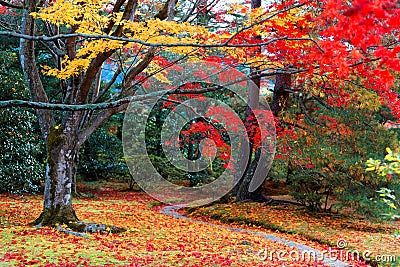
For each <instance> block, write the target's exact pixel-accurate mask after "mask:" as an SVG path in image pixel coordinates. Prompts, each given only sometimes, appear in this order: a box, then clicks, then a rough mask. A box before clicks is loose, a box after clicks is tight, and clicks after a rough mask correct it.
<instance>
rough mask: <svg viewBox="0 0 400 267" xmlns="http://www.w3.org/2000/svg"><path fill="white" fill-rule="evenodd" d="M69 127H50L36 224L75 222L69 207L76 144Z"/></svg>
mask: <svg viewBox="0 0 400 267" xmlns="http://www.w3.org/2000/svg"><path fill="white" fill-rule="evenodd" d="M77 143H78V142H77V137H76V136H74V134H73V131H71V129H70V128H67V130H63V129H62V128H61V126H56V127H52V128H51V130H50V133H49V135H48V137H47V166H46V167H47V168H46V180H45V189H44V207H43V211H42V214H41V215H40V216H39V218H37V219H36V220H35V222H34V224H36V225H49V226H55V225H56V224H60V225H61V224H66V225H71V224H72V223H76V222H78V221H79V220H78V217H77V216H76V214H75V211H74V210H73V208H72V195H71V187H72V183H73V180H74V178H75V175H76V171H77V163H78V155H79V146H78V145H77Z"/></svg>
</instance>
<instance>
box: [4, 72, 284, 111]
mask: <svg viewBox="0 0 400 267" xmlns="http://www.w3.org/2000/svg"><path fill="white" fill-rule="evenodd" d="M282 73H286V74H290V73H291V72H270V73H263V74H258V75H252V76H251V77H250V78H249V77H245V78H241V79H237V80H234V81H230V82H227V83H225V84H223V85H216V86H212V87H209V88H205V89H190V90H185V89H180V88H177V89H172V90H161V91H156V92H152V93H148V94H145V95H135V96H129V97H125V98H122V99H119V100H115V101H112V102H104V103H96V104H82V105H70V104H59V103H49V102H34V101H25V100H18V99H13V100H7V101H0V109H1V108H9V107H25V108H34V109H44V110H65V111H79V110H104V109H113V108H116V107H119V106H121V105H125V104H127V103H129V102H131V101H132V102H133V101H144V100H147V99H151V98H154V97H159V96H162V95H165V94H203V93H207V92H214V91H218V90H221V89H223V88H225V87H226V86H229V85H233V84H236V83H240V82H242V81H248V80H249V79H251V78H253V77H256V76H257V77H267V76H274V75H277V74H282Z"/></svg>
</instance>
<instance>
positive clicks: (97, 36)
mask: <svg viewBox="0 0 400 267" xmlns="http://www.w3.org/2000/svg"><path fill="white" fill-rule="evenodd" d="M0 36H8V37H16V38H21V39H26V40H32V41H45V42H47V41H54V40H57V39H68V38H76V37H82V38H88V39H107V40H113V41H121V42H127V43H137V44H141V45H143V46H149V47H202V48H217V47H257V46H265V45H270V44H272V43H274V42H277V41H282V40H286V41H307V42H309V41H311V42H314V40H313V39H312V38H290V37H288V36H283V37H278V38H274V39H271V40H268V41H265V42H261V43H257V44H229V40H228V41H226V42H223V43H220V44H185V43H169V44H168V43H149V42H146V41H142V40H139V39H133V38H127V37H118V36H113V35H105V34H104V35H103V34H85V33H70V34H68V33H67V34H57V35H54V36H45V35H39V36H32V35H27V34H21V33H16V32H10V31H0Z"/></svg>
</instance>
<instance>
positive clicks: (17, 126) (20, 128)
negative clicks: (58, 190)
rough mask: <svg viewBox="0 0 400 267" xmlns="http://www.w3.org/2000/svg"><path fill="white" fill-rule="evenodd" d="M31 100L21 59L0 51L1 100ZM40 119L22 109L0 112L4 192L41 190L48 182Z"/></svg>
mask: <svg viewBox="0 0 400 267" xmlns="http://www.w3.org/2000/svg"><path fill="white" fill-rule="evenodd" d="M10 99H25V100H27V99H29V92H28V90H27V89H26V87H25V84H24V81H23V75H22V73H21V70H20V67H19V63H18V57H17V54H16V53H13V52H5V51H2V52H0V100H10ZM36 124H37V122H36V116H35V114H34V113H32V112H31V111H29V110H26V109H22V108H8V109H1V110H0V147H1V148H2V149H1V154H0V184H1V187H0V191H6V192H10V193H15V194H21V193H25V192H34V191H38V190H39V188H40V183H41V182H42V181H43V180H44V162H43V160H42V159H44V158H45V155H44V146H43V143H42V141H41V139H40V137H39V133H38V129H37V125H36Z"/></svg>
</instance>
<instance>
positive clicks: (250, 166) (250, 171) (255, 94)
mask: <svg viewBox="0 0 400 267" xmlns="http://www.w3.org/2000/svg"><path fill="white" fill-rule="evenodd" d="M259 7H261V0H252V1H251V8H252V9H255V8H259ZM255 39H256V40H257V41H259V42H261V36H256V37H255ZM256 53H257V54H260V53H261V47H259V48H258V49H257V51H256ZM258 71H259V67H257V66H255V67H251V68H250V72H251V73H257V72H258ZM252 81H253V82H254V84H255V85H256V86H250V87H249V92H248V106H247V110H246V127H247V128H248V129H250V127H252V126H253V124H254V123H256V122H255V121H250V120H249V118H250V117H251V115H252V108H253V109H258V107H259V102H260V87H261V78H260V77H255V78H252ZM250 139H251V138H250ZM250 151H253V146H252V144H251V143H250ZM254 153H255V155H254V159H253V160H252V155H253V153H250V155H249V158H248V159H240V160H241V161H245V162H246V161H247V166H246V171H245V172H244V174H243V176H242V177H241V179H240V181H239V183H238V185H237V187H236V189H235V191H236V200H237V201H247V200H250V201H264V200H265V199H266V198H265V197H263V195H262V193H261V186H260V187H258V188H257V189H256V190H255V191H253V192H250V191H249V186H250V182H251V180H252V178H253V175H254V172H255V170H256V168H257V165H258V164H259V158H260V155H259V153H260V151H259V150H256V151H255V152H254Z"/></svg>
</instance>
